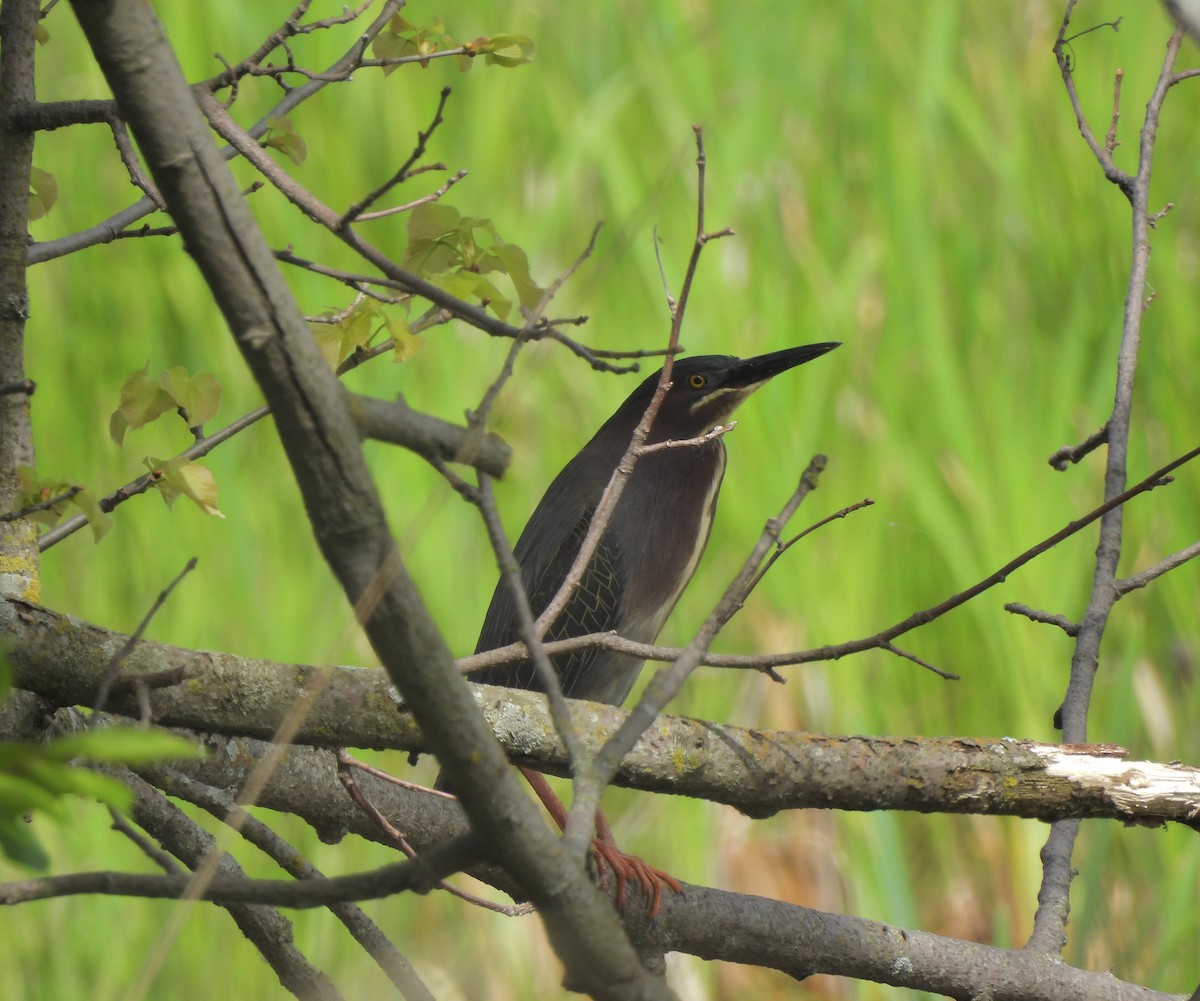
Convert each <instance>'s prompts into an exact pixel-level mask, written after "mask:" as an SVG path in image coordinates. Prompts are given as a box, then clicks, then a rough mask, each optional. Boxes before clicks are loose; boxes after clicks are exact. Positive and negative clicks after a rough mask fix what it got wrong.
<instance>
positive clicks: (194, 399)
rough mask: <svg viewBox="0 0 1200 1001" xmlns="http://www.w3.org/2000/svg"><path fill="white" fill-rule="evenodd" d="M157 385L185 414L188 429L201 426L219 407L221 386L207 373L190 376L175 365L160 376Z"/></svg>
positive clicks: (211, 417) (183, 369)
mask: <svg viewBox="0 0 1200 1001" xmlns="http://www.w3.org/2000/svg"><path fill="white" fill-rule="evenodd" d="M158 384H159V386H161V387H162V390H163V392H165V393H166V394H167V395H168V396H170V397H171V399H172V400H174V401H175V406H176V407H179V408H181V409H182V410H183V411H184V412H185V413H186V414H187V423H188V427H201V426H203V425H204V424H206V423H207V422H208V421H210V420H212V419H213V418H214V417H215V416H216V414H217V411H218V410H219V409H220V407H221V384H220V383H219V382H218V381H217V380H216V377H215V376H213V375H212V374H211V373H209V372H200V373H199V374H197V375H195V376H190V375H188V372H187V369H185V368H183V367H182V366H180V365H176V366H175V367H174V368H170V369H167V371H165V372H164V373H163V374H162V377H161V378H160V379H159V380H158Z"/></svg>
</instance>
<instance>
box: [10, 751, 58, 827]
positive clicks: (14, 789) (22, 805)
mask: <svg viewBox="0 0 1200 1001" xmlns="http://www.w3.org/2000/svg"><path fill="white" fill-rule="evenodd" d="M12 747H13V749H14V750H17V751H20V752H21V753H22V755H23V756H22V758H21V760H20V761H17V762H14V763H13V764H12V766H11V767H12V768H19V769H21V771H22V772H25V771H27V769H28V764H29V763H30V761H32V760H33V756H34V755H36V754H37V753H38V751H39V750H40V748H37V747H33V746H31V745H29V744H14V745H12ZM33 810H41V811H42V812H43V813H49V814H54V815H56V816H62V815H63V814H62V804H61V803H60V802H59V799H58V797H56V796H55V795H54V792H53V790H51V789H47V788H46V785H45V783H43V782H40V781H38V779H37V778H36V777H31V776H29V775H26V774H20V775H17V774H12V772H11V771H9V770H8V769H5V770H3V771H0V816H3V815H4V814H5V813H12V814H22V813H29V812H31V811H33Z"/></svg>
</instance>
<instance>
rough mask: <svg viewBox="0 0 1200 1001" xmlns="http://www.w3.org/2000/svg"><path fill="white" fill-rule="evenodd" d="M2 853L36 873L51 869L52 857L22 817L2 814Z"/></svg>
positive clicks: (0, 848)
mask: <svg viewBox="0 0 1200 1001" xmlns="http://www.w3.org/2000/svg"><path fill="white" fill-rule="evenodd" d="M0 853H3V855H4V856H5V857H6V858H8V859H9V860H10V861H12V862H15V863H16V864H17V865H20V866H23V867H24V868H26V869H31V870H33V871H34V872H45V871H46V870H47V869H49V868H50V856H49V855H47V854H46V850H45V849H44V848H43V847H42V845H41V842H39V841H38V839H37V838H36V837H34V834H33V831H32V830H30V826H29V824H27V823H26V822H25V821H24V820H23V819H22V818H21V817H16V816H9V815H7V814H4V813H0Z"/></svg>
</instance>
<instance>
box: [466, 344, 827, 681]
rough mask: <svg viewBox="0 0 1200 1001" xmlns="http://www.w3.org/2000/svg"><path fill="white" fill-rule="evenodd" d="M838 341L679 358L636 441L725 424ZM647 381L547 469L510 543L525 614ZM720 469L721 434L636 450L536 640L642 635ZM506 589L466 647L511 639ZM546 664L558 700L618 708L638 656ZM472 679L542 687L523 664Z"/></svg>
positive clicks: (553, 585)
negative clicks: (602, 525)
mask: <svg viewBox="0 0 1200 1001" xmlns="http://www.w3.org/2000/svg"><path fill="white" fill-rule="evenodd" d="M836 347H838V342H826V343H822V344H808V345H805V346H804V347H798V348H788V349H786V350H784V351H775V352H773V353H771V354H766V355H759V356H758V357H756V358H747V359H745V360H742V359H740V358H731V357H728V356H726V355H701V356H698V357H695V358H679V359H677V360H676V361H675V363H674V366H673V369H672V372H671V388H670V390H669V391H668V392H667V395H666V397H665V398H664V400H663V403H662V406H661V407H660V409H659V411H658V415H657V417H656V418H655V421H654V424H653V426H652V427H651V428H650V433H649V435H648V436H647V438H646V442H647V444H653V443H655V442H662V441H669V440H686V439H692V438H698V437H700V436H702V435H704V434H705V433H706V432H708V431H710V430H711V429H712V428H714V427H715V426H717V425H718V424H724V423H725V422H726V421H728V420H729V417H730V416H731V415H732V414H733V412H734V410H736V409H737V407H738V405H739V404H740V403H741V402H742V401H743V400H745V399H746V397H748V396H749V395H750V394H751V393H753V392H754V391H755V390H756V389H758V387H759V386H761V385H763V384H764V383H765V382H767V381H768V380H769V379H770V378H772V377H773V376H776V375H778V374H779V373H780V372H784V371H787V370H788V369H789V368H794V367H795V366H797V365H802V364H803V363H804V362H806V361H812V359H814V358H819V357H820V356H821V355H823V354H825V353H826V352H828V351H832V350H833V349H834V348H836ZM658 378H659V374H658V373H655V374H654V375H652V376H650V378H648V379H646V380H645V381H644V382H643V383H642V384H641V385H640V386H638V388H637V389H635V390H634V391H633V392H632V393H631V394H630V395H629V398H628V399H627V400H626V401H625V402H624V403H622V404H621V406H620V407H618V408H617V412H616V413H615V414H613V415H612V417H610V418H609V419H608V420H607V421H605V423H604V426H603V427H602V428H600V430H599V431H597V432H596V434H595V436H594V437H593V438H592V440H591V441H589V442H588V443H587V444H586V445H584V446H583V448H582V449H581V450H580V452H579V454H578V455H576V456H575V458H573V459H572V460H571V461H570V462H568V463H567V465H566V466H565V467H564V468H563V470H562V472H561V473H559V474H558V476H556V477H555V479H554V482H553V483H551V484H550V487H549V489H548V490H547V491H546V494H545V496H544V497H543V498H542V500H541V503H539V504H538V506H537V509H536V510H535V511H534V512H533V517H531V518H530V519H529V524H527V525H526V526H525V530H524V531H523V532H522V533H521V538H520V539H519V540H518V541H517V546H516V550H515V555H516V558H517V563H518V565H519V566H520V568H521V581H522V583H523V584H524V585H525V591H526V593H527V594H528V595H529V602H530V605H531V607H532V608H533V613H534V615H540V614H541V612H542V611H543V610H544V609H545V607H546V605H548V604H549V603H550V601H551V599H552V598H553V597H554V595H555V594H556V593H557V592H558V589H559V586H560V585H561V584H562V582H563V579H564V578H565V577H566V575H567V573H568V572H569V570H570V569H571V564H572V563H574V561H575V556H576V554H578V552H579V547H580V544H581V543H582V542H583V537H584V535H586V534H587V530H588V525H589V523H590V522H591V518H592V513H593V511H595V509H596V505H597V504H598V503H599V501H600V495H601V494H602V493H603V492H604V488H605V486H607V484H608V481H609V478H610V477H611V476H612V474H613V470H615V469H616V467H617V463H618V462H620V460H621V457H622V456H623V455H624V454H625V451H626V449H627V448H628V447H629V441H630V439H631V438H632V437H633V431H634V428H636V427H637V425H638V423H639V422H640V421H641V419H642V416H643V414H645V412H646V407H647V406H648V405H649V403H650V398H651V397H652V396H653V395H654V390H655V388H656V387H657V386H658ZM724 475H725V442H724V439H723V438H721V437H717V438H713V439H712V440H710V441H708V442H705V443H704V444H702V445H687V446H683V447H681V448H669V449H660V450H658V451H655V452H650V453H648V454H646V455H644V456H642V457H641V458H640V459H638V461H637V465H636V466H634V470H633V475H632V476H631V477H630V480H629V482H628V483H627V484H626V485H625V490H624V492H623V493H622V494H621V499H620V501H619V502H618V503H617V507H616V509H615V510H614V511H613V515H612V518H611V519H610V520H609V523H608V527H607V528H606V529H605V532H604V535H603V536H602V537H601V539H600V544H599V545H598V546H597V547H596V551H595V553H594V554H593V556H592V559H591V561H590V562H589V563H588V566H587V570H586V571H585V572H584V575H583V581H582V582H581V584H580V585H579V589H578V590H577V591H576V592H575V594H574V595H572V596H571V599H570V601H568V603H567V607H566V609H565V610H564V611H563V613H562V615H560V616H559V618H558V621H557V622H555V623H554V624H553V625H552V626H551V627H550V629H549V631H548V632H547V633H546V636H545V639H546V640H547V641H551V640H558V639H566V638H569V637H574V636H585V635H587V634H588V633H603V632H608V631H610V630H615V631H616V632H617V633H618V634H619V635H621V636H623V637H625V638H626V639H631V640H635V641H638V642H642V643H653V642H654V641H655V639H656V638H657V637H658V634H659V631H660V630H661V629H662V627H663V624H664V623H665V622H666V621H667V616H668V615H670V614H671V610H672V609H673V608H674V607H675V602H676V601H678V600H679V596H680V594H681V593H682V592H683V589H684V588H685V587H686V586H687V583H688V581H689V580H691V578H692V574H693V573H694V572H695V570H696V565H697V564H698V563H699V562H700V557H701V555H702V554H703V553H704V548H705V546H706V545H707V544H708V535H709V530H710V529H711V527H712V519H713V514H714V512H715V511H716V509H717V494H718V493H719V492H720V489H721V479H722V478H723V476H724ZM519 638H520V636H519V630H518V627H517V616H516V610H515V608H514V606H513V598H512V593H511V591H510V590H509V587H508V585H507V584H506V583H504V582H503V581H501V582H500V584H498V585H497V587H496V591H495V593H494V594H493V595H492V603H491V605H490V606H489V608H488V611H487V616H486V617H485V618H484V620H483V630H482V631H481V633H480V635H479V643H478V644H477V645H476V647H475V652H476V653H481V652H483V651H486V650H494V649H496V648H497V647H502V646H507V645H508V644H509V643H515V642H516V641H517V640H518V639H519ZM553 663H554V667H555V669H556V671H557V672H558V676H559V680H560V682H561V684H562V690H563V694H564V695H566V696H568V697H569V698H576V699H587V700H589V701H592V702H607V703H609V704H611V705H620V704H621V703H622V702H623V701H625V697H626V696H627V695H628V694H629V690H630V689H631V688H632V687H633V683H634V681H636V680H637V675H638V672H639V671H640V670H641V667H642V661H640V660H638V659H637V658H636V657H631V656H629V655H628V654H622V653H616V652H614V651H612V650H601V649H597V648H594V647H593V648H591V649H584V650H577V651H574V652H572V653H566V654H560V655H558V656H556V657H555V658H553ZM471 680H472V681H478V682H480V683H481V684H485V685H500V686H502V687H504V688H526V689H532V690H534V691H543V690H544V686H543V685H542V683H541V679H540V678H539V677H538V676H537V673H536V671H535V670H534V667H533V664H532V662H531V661H529V660H521V661H515V662H512V663H508V664H500V665H498V666H496V667H489V668H486V669H485V670H482V671H479V672H477V673H475V674H473V675H471Z"/></svg>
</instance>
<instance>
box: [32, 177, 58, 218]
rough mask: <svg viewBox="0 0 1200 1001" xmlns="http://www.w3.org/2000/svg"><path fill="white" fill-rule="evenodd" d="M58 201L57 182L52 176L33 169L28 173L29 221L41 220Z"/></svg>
mask: <svg viewBox="0 0 1200 1001" xmlns="http://www.w3.org/2000/svg"><path fill="white" fill-rule="evenodd" d="M56 201H58V181H56V180H55V179H54V175H53V174H49V173H47V172H46V171H44V170H39V169H38V168H37V167H33V168H31V169H30V171H29V221H30V222H33V220H34V219H41V218H42V216H44V215H46V214H47V213H48V212H49V211H50V210H51V209H52V208H54V203H55V202H56Z"/></svg>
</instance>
